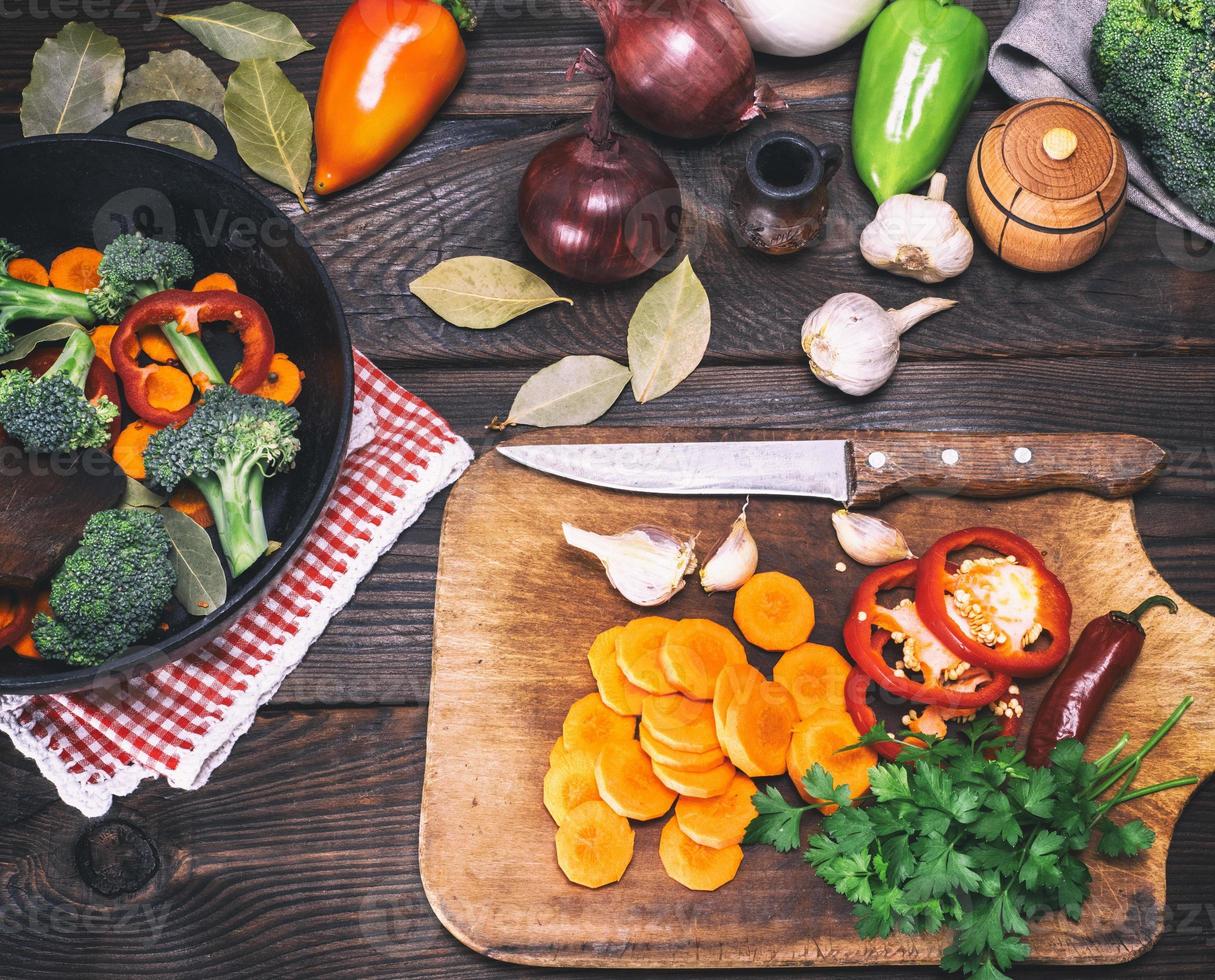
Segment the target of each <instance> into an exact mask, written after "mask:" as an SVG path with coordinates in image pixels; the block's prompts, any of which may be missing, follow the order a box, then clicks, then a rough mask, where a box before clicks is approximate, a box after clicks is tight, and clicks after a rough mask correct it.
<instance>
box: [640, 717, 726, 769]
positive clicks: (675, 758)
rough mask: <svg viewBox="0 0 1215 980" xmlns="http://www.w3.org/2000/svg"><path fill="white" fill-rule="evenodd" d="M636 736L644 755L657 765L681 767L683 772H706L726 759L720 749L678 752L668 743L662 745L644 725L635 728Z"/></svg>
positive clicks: (671, 767) (672, 767)
mask: <svg viewBox="0 0 1215 980" xmlns="http://www.w3.org/2000/svg"><path fill="white" fill-rule="evenodd" d="M637 737H638V739H639V740H640V741H641V747H642V748H643V749H645V752H646V755H648V756H649V757H650V758H651V759H653V760H654V761H655V762H657V763H658V764H659V765H662V766H666V767H667V768H668V769H682V770H684V771H685V772H707V771H708V770H710V769H716V768H717V767H718V766H720V765H721V764H722V763H723V762H725V761H726V754H725V753H724V752H722V750H721V749H710V750H709V751H708V752H680V751H679V749H673V748H671V747H670V746H669V745H663V744H662V743H661V742H659V741H658V740H657V739H656V738H654V736H652V735H651V734H650V733H649V732H648V731H646V727H645V725H642V726H641V727H640V728H639V729H638V730H637Z"/></svg>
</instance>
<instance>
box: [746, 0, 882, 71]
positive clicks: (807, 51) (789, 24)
mask: <svg viewBox="0 0 1215 980" xmlns="http://www.w3.org/2000/svg"><path fill="white" fill-rule="evenodd" d="M722 2H723V3H725V5H726V6H727V7H729V8H730V9H731V10H733V11H734V14H735V16H736V17H738V22H739V23H740V24H742V28H743V30H744V31H746V32H747V39H748V40H749V41H750V42H751V47H752V48H754V49H755V50H756V51H763V52H765V53H767V54H779V55H784V56H786V57H791V58H801V57H805V56H807V55H812V54H822V53H823V52H824V51H830V50H831V49H832V48H838V47H839V46H840V45H841V44H845V43H847V42H848V41H851V40H852V39H853V38H854V37H856V36H857V35H858V34H860V33H861V31H863V30H864V29H865V28H866V27H868V26H869V23H870V22H871V21H872V20H873V18H874V17H876V16H877V14H878V11H879V10H881V9H882V5H883V4H884V3H885V2H886V0H722Z"/></svg>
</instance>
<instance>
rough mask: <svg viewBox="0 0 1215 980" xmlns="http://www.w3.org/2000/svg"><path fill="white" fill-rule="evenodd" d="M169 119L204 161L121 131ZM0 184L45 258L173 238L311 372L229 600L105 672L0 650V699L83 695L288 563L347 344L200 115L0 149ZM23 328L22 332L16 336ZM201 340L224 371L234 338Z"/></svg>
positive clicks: (328, 465)
mask: <svg viewBox="0 0 1215 980" xmlns="http://www.w3.org/2000/svg"><path fill="white" fill-rule="evenodd" d="M170 118H171V119H184V120H187V121H189V122H192V123H194V124H195V125H197V126H199V127H201V128H202V129H203V130H204V131H206V133H207V134H208V135H209V136H210V137H211V139H212V140H214V142H215V145H216V146H217V147H218V153H217V154H216V156H215V157H214V159H213V160H210V161H206V160H202V159H200V158H198V157H195V156H191V155H189V154H187V153H183V152H181V151H178V150H174V149H170V148H168V147H164V146H160V145H158V144H154V143H147V142H143V141H140V140H136V139H132V138H130V137H128V136H127V135H126V133H127V130H128V129H130V128H131V127H133V126H135V125H137V124H138V123H141V122H146V121H148V120H152V119H170ZM0 187H2V188H4V190H3V191H2V192H0V198H2V199H3V206H2V207H0V215H2V216H3V219H2V221H0V224H2V226H3V227H0V235H2V236H4V237H5V238H8V239H10V240H11V241H14V242H17V243H18V244H19V245H21V246H22V247H23V248H24V250H25V251H26V253H27V254H29V255H31V256H33V257H34V258H37V259H39V260H41V261H43V262H49V260H50V259H51V258H52V257H53V256H54V255H56V254H57V253H58V252H59V251H60V250H62V249H63V248H66V247H68V246H71V245H87V244H94V245H95V246H96V247H97V248H103V247H104V246H105V245H106V244H107V243H108V242H109V241H110V240H111V239H113V238H114V237H115V236H116V235H118V234H120V233H122V232H134V231H138V232H142V233H143V234H145V235H148V236H149V237H156V238H165V239H175V240H177V241H179V242H181V243H182V244H183V245H185V246H186V248H188V249H189V250H190V253H191V254H192V255H193V256H194V263H195V268H196V270H197V272H198V276H199V277H200V278H201V276H202V275H204V274H207V273H210V272H227V273H229V274H230V275H232V276H233V277H235V279H236V282H237V285H238V287H239V288H240V290H241V291H242V292H244V293H247V294H248V295H250V296H252V297H254V298H255V299H256V300H257V301H258V302H260V303H261V304H262V305H263V306H264V307H265V308H266V311H267V312H268V313H269V315H270V320H271V322H272V323H273V324H274V335H275V343H276V347H277V349H278V350H281V351H284V352H285V353H288V354H290V356H291V358H292V360H294V361H295V362H296V363H297V364H299V366H300V367H301V368H303V370H304V373H305V374H306V375H307V379H306V381H305V382H304V390H303V394H302V395H301V397H300V399H299V401H298V402H296V406H295V407H296V408H297V409H299V412H300V415H301V416H302V423H301V425H300V440H301V442H302V447H301V450H300V454H299V459H298V462H297V463H296V466H295V469H294V470H292V471H291V472H290V473H286V474H283V475H281V476H277V477H275V478H274V479H273V480H270V481H269V482H268V483H267V485H266V522H267V527H268V529H269V533H270V538H271V540H275V541H281V542H282V547H281V548H280V549H279V550H278V551H276V552H274V553H273V554H272V555H270V556H269V557H267V558H263V559H262V560H261V561H260V562H259V563H258V564H257V565H255V566H254V567H253V568H252V569H251V570H250V571H248V572H246V573H245V574H244V575H243V576H242V577H241V578H240V580H239V581H238V582H235V583H230V584H229V589H228V601H227V602H226V603H225V604H224V605H223V606H222V607H220V609H219V610H218V611H217V612H215V613H213V614H211V615H210V616H207V617H205V618H195V617H192V616H189V615H187V614H186V612H185V610H183V609H181V608H180V606H178V605H177V604H176V603H174V604H173V606H172V607H171V609H170V611H169V615H168V617H167V622H168V623H169V631H168V633H166V634H164V636H163V638H162V639H159V640H158V641H157V642H155V643H151V644H147V645H143V646H139V647H132V648H130V649H129V650H127V651H126V652H124V653H122V654H119V655H118V656H116V657H114V658H112V659H111V660H110V661H108V662H107V663H105V664H104V665H102V666H101V667H92V668H83V669H80V668H70V667H66V666H64V665H59V664H53V663H47V662H40V661H33V660H25V659H23V658H21V657H18V656H17V655H16V654H13V653H11V652H4V653H0V694H42V693H50V692H56V691H79V690H82V689H85V688H94V687H97V686H100V685H105V684H107V683H111V682H113V681H114V680H116V679H119V678H122V677H127V676H131V675H135V674H141V673H146V672H147V671H148V670H150V669H151V668H153V667H157V666H160V665H161V664H165V663H168V662H170V661H172V660H176V659H178V658H180V657H183V656H185V655H186V654H187V653H189V652H190V651H192V650H195V649H197V648H198V647H200V646H202V645H203V644H204V643H205V642H206V641H207V640H209V639H210V638H211V637H213V636H215V635H216V634H217V633H219V632H220V631H222V630H223V629H224V628H225V627H226V626H228V625H229V624H231V623H232V621H233V620H234V619H235V618H236V617H237V615H238V614H239V613H240V612H241V610H242V609H244V608H245V607H246V606H248V605H249V604H250V603H251V602H253V601H254V600H255V599H256V598H257V597H258V596H259V595H260V594H261V593H262V591H264V590H265V588H266V587H267V586H268V585H270V584H271V583H272V582H273V581H274V579H275V576H276V574H277V573H278V572H279V571H281V570H282V568H283V566H284V565H286V564H287V562H289V561H290V560H291V556H292V555H293V554H294V553H295V551H296V549H297V548H298V547H299V545H300V543H301V542H302V540H303V539H304V537H305V535H306V534H307V532H308V530H309V529H310V528H311V527H312V525H313V523H314V522H315V521H316V519H317V517H318V515H319V514H320V511H321V508H322V507H323V506H324V504H325V502H326V501H327V500H328V498H329V494H330V493H331V492H332V490H333V485H334V482H335V481H336V479H337V474H338V470H339V469H340V467H341V462H342V458H343V454H344V451H345V447H346V441H347V437H348V436H349V432H350V419H351V412H352V402H353V395H354V377H353V364H352V357H351V350H350V337H349V335H348V334H347V332H346V321H345V318H344V317H343V315H342V309H341V306H340V304H339V303H338V298H337V295H336V294H335V292H334V290H333V285H332V284H331V283H330V281H329V277H328V276H327V275H326V274H325V270H324V268H323V267H322V266H321V263H320V260H319V259H317V257H316V254H315V253H314V252H313V251H312V248H311V247H310V246H309V245H308V243H307V242H306V241H305V240H304V239H303V237H302V236H301V235H300V234H299V232H298V231H297V229H296V228H295V226H294V224H293V223H292V222H291V220H290V219H289V218H287V217H286V216H285V215H284V214H283V213H282V212H281V211H279V210H278V209H277V208H276V207H275V206H274V205H273V204H271V203H270V201H268V200H267V199H266V198H265V197H263V196H262V195H261V194H259V193H257V192H256V191H254V190H252V189H251V188H250V187H249V186H248V185H247V184H246V182H245V180H244V178H243V176H242V169H241V163H240V159H239V157H238V156H237V153H236V147H235V145H234V144H233V143H232V139H231V137H230V136H229V135H228V132H227V130H226V129H225V128H224V126H223V124H222V123H220V121H219V120H218V119H216V118H215V117H214V116H212V115H210V114H209V113H207V112H205V111H204V110H202V109H199V108H197V107H195V106H192V105H188V104H186V103H182V102H148V103H145V104H143V105H138V106H133V107H132V108H130V109H127V110H124V111H122V112H120V113H118V114H117V115H115V116H113V117H112V118H110V119H108V120H107V121H106V122H104V123H102V125H100V126H98V127H97V128H96V129H95V130H93V131H92V132H91V133H87V134H80V135H70V136H40V137H35V138H33V139H28V140H22V141H20V142H17V143H11V144H8V145H6V146H0ZM183 285H185V284H183ZM23 330H24V328H23V326H22V325H18V332H23ZM207 343H208V348H209V349H211V350H213V351H214V352H215V353H216V360H217V361H218V363H219V366H220V368H222V369H224V370H225V371H226V370H229V369H230V368H231V367H232V366H233V365H234V364H235V362H236V360H237V359H238V356H239V347H238V345H237V343H236V341H235V340H233V339H232V338H230V337H229V336H228V335H227V334H225V333H223V332H222V331H216V330H211V331H209V332H208V335H207ZM126 421H130V419H129V418H124V422H126Z"/></svg>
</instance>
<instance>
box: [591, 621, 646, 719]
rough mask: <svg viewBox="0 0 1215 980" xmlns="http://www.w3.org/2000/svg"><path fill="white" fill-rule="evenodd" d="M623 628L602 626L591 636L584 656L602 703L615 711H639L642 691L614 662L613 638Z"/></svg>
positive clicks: (617, 636) (622, 630)
mask: <svg viewBox="0 0 1215 980" xmlns="http://www.w3.org/2000/svg"><path fill="white" fill-rule="evenodd" d="M623 632H624V627H623V626H613V627H612V628H611V629H610V630H604V631H603V632H602V633H600V634H599V635H598V636H597V637H595V642H594V643H592V644H591V649H590V650H589V651H588V652H587V655H586V659H587V660H589V661H590V663H591V673H592V674H593V675H594V676H595V684H596V685H597V686H598V687H599V697H601V698H602V699H603V703H604V704H606V705H607V706H608V707H609V708H611V709H612V710H613V711H614V712H616V714H618V715H639V714H641V699H642V698H644V697H645V691H643V690H642V689H641V688H639V687H638V686H637V685H636V684H634V683H633V682H632V681H630V680H629V679H628V678H627V677H625V676H624V671H622V670H621V669H620V664H618V663H617V662H616V640H617V639H618V638H619V636H620V634H621V633H623Z"/></svg>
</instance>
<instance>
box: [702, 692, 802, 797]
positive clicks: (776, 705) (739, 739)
mask: <svg viewBox="0 0 1215 980" xmlns="http://www.w3.org/2000/svg"><path fill="white" fill-rule="evenodd" d="M796 721H797V705H796V704H795V703H794V701H793V695H792V694H790V693H789V692H788V691H786V690H785V689H784V688H783V687H781V686H780V685H779V684H777V683H776V682H775V681H764V682H763V683H762V684H760V685H759V686H758V687H756V688H753V689H752V690H751V691H750V692H749V693H747V694H739V695H738V696H737V697H735V698H734V700H733V701H731V702H730V706H729V708H728V709H727V710H726V727H725V728H723V729H722V730H721V731H720V732H718V738H719V739H720V740H721V747H722V749H724V750H725V753H726V757H727V758H728V759H729V760H730V761H731V762H733V763H734V765H736V766H738V768H739V769H741V770H742V771H743V772H745V773H746V774H747V775H748V776H776V775H779V774H780V773H782V772H784V771H785V759H786V756H787V755H788V752H789V739H790V738H792V736H793V725H794V723H795V722H796Z"/></svg>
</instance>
